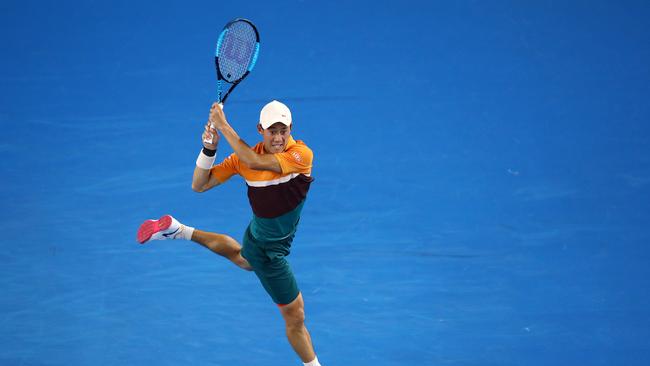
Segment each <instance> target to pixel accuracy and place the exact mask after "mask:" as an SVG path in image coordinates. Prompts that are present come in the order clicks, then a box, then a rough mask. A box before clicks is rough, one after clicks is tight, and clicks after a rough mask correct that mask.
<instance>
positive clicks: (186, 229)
mask: <svg viewBox="0 0 650 366" xmlns="http://www.w3.org/2000/svg"><path fill="white" fill-rule="evenodd" d="M192 234H194V228H193V227H191V226H187V225H183V224H181V229H180V233H179V234H178V236H177V237H175V239H185V240H192Z"/></svg>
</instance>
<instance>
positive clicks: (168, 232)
mask: <svg viewBox="0 0 650 366" xmlns="http://www.w3.org/2000/svg"><path fill="white" fill-rule="evenodd" d="M137 239H138V241H139V242H140V243H141V244H144V243H146V242H148V241H149V240H166V239H185V240H191V241H193V242H195V243H198V244H201V245H202V246H204V247H206V248H208V249H210V250H211V251H213V252H214V253H217V254H219V255H221V256H223V257H225V258H227V259H229V260H230V261H232V262H233V263H235V264H236V265H237V266H239V267H240V268H242V269H245V270H247V271H250V270H252V268H251V266H250V264H248V262H247V261H246V259H245V258H244V257H242V256H241V245H239V243H238V242H237V241H236V240H235V239H233V238H231V237H230V236H228V235H224V234H217V233H210V232H207V231H202V230H197V229H194V228H193V227H191V226H187V225H183V224H181V223H180V222H178V220H176V219H175V218H173V217H172V216H170V215H165V216H162V217H161V218H160V219H158V220H147V221H145V222H143V223H142V225H140V228H139V229H138V234H137Z"/></svg>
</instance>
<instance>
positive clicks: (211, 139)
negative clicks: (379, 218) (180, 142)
mask: <svg viewBox="0 0 650 366" xmlns="http://www.w3.org/2000/svg"><path fill="white" fill-rule="evenodd" d="M219 107H221V110H223V103H219ZM210 126H212V128H215V127H214V125H213V124H212V123H210ZM213 140H214V136H213V135H212V134H211V135H210V138H209V139H205V140H203V142H205V143H206V144H212V143H213Z"/></svg>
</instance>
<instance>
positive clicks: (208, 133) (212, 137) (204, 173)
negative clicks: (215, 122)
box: [192, 122, 221, 192]
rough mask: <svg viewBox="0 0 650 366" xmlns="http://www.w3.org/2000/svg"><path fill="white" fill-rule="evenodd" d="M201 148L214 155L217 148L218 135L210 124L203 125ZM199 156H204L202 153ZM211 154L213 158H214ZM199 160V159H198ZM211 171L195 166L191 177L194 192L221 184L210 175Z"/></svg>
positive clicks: (203, 190)
mask: <svg viewBox="0 0 650 366" xmlns="http://www.w3.org/2000/svg"><path fill="white" fill-rule="evenodd" d="M201 141H203V147H204V148H205V150H209V151H214V154H216V150H217V146H218V145H219V133H218V132H217V130H216V129H214V128H213V127H212V126H211V125H210V122H208V123H206V124H205V129H204V131H203V135H202V136H201ZM201 154H205V153H204V152H202V153H201ZM214 154H213V156H214ZM199 159H200V158H199ZM210 172H211V169H205V168H201V167H199V166H198V162H197V166H196V167H195V168H194V175H193V176H192V190H193V191H195V192H205V191H207V190H209V189H211V188H212V187H215V186H218V185H219V184H221V182H220V181H219V180H218V179H217V177H216V176H215V175H213V174H210Z"/></svg>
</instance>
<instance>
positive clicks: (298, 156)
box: [291, 151, 302, 162]
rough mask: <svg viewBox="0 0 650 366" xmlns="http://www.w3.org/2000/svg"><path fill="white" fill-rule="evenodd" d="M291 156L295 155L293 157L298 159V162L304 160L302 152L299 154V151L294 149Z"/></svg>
mask: <svg viewBox="0 0 650 366" xmlns="http://www.w3.org/2000/svg"><path fill="white" fill-rule="evenodd" d="M291 156H293V158H294V159H296V161H297V162H302V158H301V157H300V154H298V152H296V151H292V152H291Z"/></svg>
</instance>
